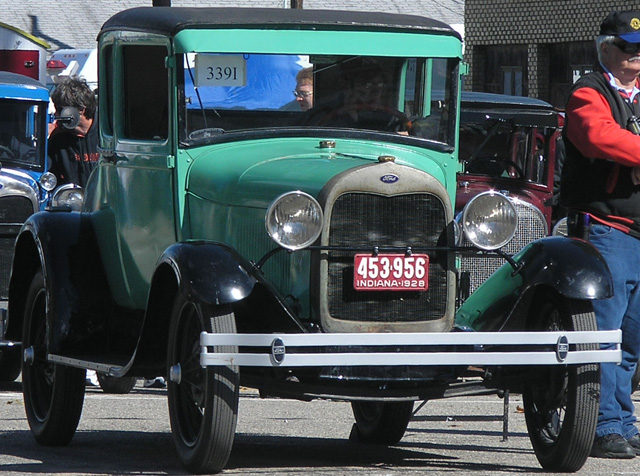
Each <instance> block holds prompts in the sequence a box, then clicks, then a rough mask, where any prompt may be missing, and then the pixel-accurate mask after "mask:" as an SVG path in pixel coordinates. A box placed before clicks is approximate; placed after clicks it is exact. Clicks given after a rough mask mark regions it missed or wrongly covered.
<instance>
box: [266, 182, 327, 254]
mask: <svg viewBox="0 0 640 476" xmlns="http://www.w3.org/2000/svg"><path fill="white" fill-rule="evenodd" d="M265 225H266V227H267V233H269V236H270V237H271V239H273V241H275V242H276V243H278V245H280V246H282V247H283V248H287V249H289V250H300V249H303V248H306V247H307V246H309V245H311V244H312V243H313V242H314V241H316V240H317V239H318V237H319V236H320V231H321V230H322V208H321V207H320V204H319V203H318V201H317V200H316V199H315V198H313V197H312V196H311V195H309V194H307V193H304V192H300V191H296V192H287V193H285V194H283V195H280V196H279V197H278V198H276V199H275V200H274V202H273V203H272V204H271V205H270V206H269V208H268V210H267V215H266V217H265Z"/></svg>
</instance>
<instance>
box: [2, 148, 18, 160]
mask: <svg viewBox="0 0 640 476" xmlns="http://www.w3.org/2000/svg"><path fill="white" fill-rule="evenodd" d="M0 152H4V153H6V154H7V155H8V156H9V158H10V159H15V158H16V154H15V152H13V151H12V150H11V149H9V148H8V147H5V146H4V145H0Z"/></svg>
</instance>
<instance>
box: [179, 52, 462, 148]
mask: <svg viewBox="0 0 640 476" xmlns="http://www.w3.org/2000/svg"><path fill="white" fill-rule="evenodd" d="M176 66H177V68H176V70H177V87H178V103H179V104H178V107H179V121H178V122H179V124H178V126H179V140H180V144H181V145H182V146H185V147H190V146H193V145H200V144H202V143H203V141H204V142H210V141H213V142H215V141H217V140H226V139H221V138H220V136H222V135H230V134H237V133H243V134H246V133H247V132H258V131H262V132H265V131H269V132H270V133H274V132H283V133H284V132H285V131H289V132H291V131H298V133H300V131H301V130H302V131H304V130H309V129H322V130H324V129H331V130H335V131H339V130H342V131H345V130H347V131H352V132H356V131H357V132H367V133H383V134H387V135H390V136H396V137H397V136H402V137H405V138H413V139H418V140H422V141H426V142H430V143H439V144H440V145H445V146H448V147H453V146H454V142H455V137H456V134H455V127H456V126H455V124H456V107H457V103H456V100H455V98H456V94H457V80H458V77H459V71H458V68H459V60H458V58H455V57H454V58H450V57H449V58H433V57H417V56H407V57H405V56H384V57H382V56H368V55H359V54H341V55H332V54H302V53H300V54H281V53H279V54H272V53H244V54H238V53H219V52H202V51H201V52H198V53H188V54H178V55H177V58H176ZM305 68H309V70H310V71H311V74H312V78H313V80H312V85H311V88H312V89H311V91H312V94H313V106H312V107H311V108H309V109H308V110H301V106H300V101H296V96H295V95H294V91H297V87H298V86H297V82H296V76H297V74H298V73H300V72H301V71H302V70H303V69H305ZM306 89H307V90H309V88H306ZM227 139H228V138H227Z"/></svg>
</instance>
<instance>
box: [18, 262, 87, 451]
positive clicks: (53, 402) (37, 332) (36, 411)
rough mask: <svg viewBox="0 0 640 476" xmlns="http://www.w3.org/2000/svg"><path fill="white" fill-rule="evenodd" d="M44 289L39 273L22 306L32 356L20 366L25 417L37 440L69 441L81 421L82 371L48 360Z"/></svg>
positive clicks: (47, 442) (47, 443)
mask: <svg viewBox="0 0 640 476" xmlns="http://www.w3.org/2000/svg"><path fill="white" fill-rule="evenodd" d="M45 334H46V289H45V281H44V276H43V275H42V273H41V272H38V273H37V274H36V275H35V276H34V277H33V280H32V281H31V285H30V286H29V292H28V293H27V301H26V305H25V314H24V325H23V332H22V345H23V348H24V349H28V351H29V352H30V353H32V355H33V358H32V359H29V361H28V362H25V363H24V365H23V368H22V391H23V394H24V406H25V411H26V414H27V420H28V421H29V426H30V427H31V433H33V436H34V437H35V439H36V441H37V442H38V443H40V444H41V445H45V446H64V445H66V444H68V443H69V442H70V441H71V439H72V438H73V435H74V434H75V431H76V428H77V427H78V423H79V421H80V415H81V414H82V404H83V402H84V387H85V370H84V369H76V368H71V367H65V366H62V365H58V364H52V363H50V362H48V361H47V343H46V336H45Z"/></svg>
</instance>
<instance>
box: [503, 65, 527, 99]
mask: <svg viewBox="0 0 640 476" xmlns="http://www.w3.org/2000/svg"><path fill="white" fill-rule="evenodd" d="M522 78H523V74H522V68H520V67H513V68H502V84H503V87H502V92H503V93H504V94H511V95H513V96H522V86H523V84H522Z"/></svg>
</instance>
